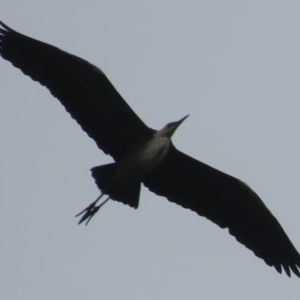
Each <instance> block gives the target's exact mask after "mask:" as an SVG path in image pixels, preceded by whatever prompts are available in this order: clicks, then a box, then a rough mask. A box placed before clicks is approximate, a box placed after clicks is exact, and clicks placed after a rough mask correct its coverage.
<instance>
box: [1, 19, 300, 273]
mask: <svg viewBox="0 0 300 300" xmlns="http://www.w3.org/2000/svg"><path fill="white" fill-rule="evenodd" d="M0 55H1V56H2V58H3V59H5V60H8V61H9V62H11V63H12V64H13V65H14V66H15V67H16V68H18V69H20V70H21V71H22V72H23V73H24V74H25V75H28V76H30V77H31V78H32V79H33V80H34V81H38V82H39V83H40V84H42V85H43V86H45V87H47V88H48V89H49V91H50V92H51V94H52V95H53V96H54V97H55V98H57V99H58V100H59V101H60V102H61V104H62V105H63V106H64V107H65V109H66V110H67V111H68V112H69V113H70V115H71V116H72V118H74V119H75V120H76V121H77V123H78V124H79V125H80V126H81V128H82V129H83V130H84V131H85V132H86V133H87V134H88V136H89V137H91V138H92V139H93V140H94V141H95V142H96V144H97V146H98V147H99V148H100V149H101V150H102V151H103V152H104V153H106V154H108V155H110V156H111V157H112V158H113V159H114V162H113V163H109V164H106V165H101V166H96V167H93V168H92V169H91V173H92V176H93V178H94V180H95V183H96V185H97V186H98V188H99V190H100V191H101V194H100V196H99V197H98V198H97V199H96V200H95V201H93V202H92V203H91V204H90V205H88V206H87V207H86V208H85V209H84V210H83V211H81V212H80V213H79V214H78V215H77V217H80V219H79V223H82V222H85V223H86V224H87V223H88V222H89V221H90V220H91V218H92V217H94V215H95V214H96V213H97V212H98V211H99V209H100V208H101V207H102V206H103V205H104V203H106V202H107V201H108V200H114V201H118V202H121V203H123V204H127V205H129V206H130V207H133V208H138V205H139V197H140V189H141V185H142V184H143V185H144V186H146V187H147V188H148V189H149V190H150V191H152V192H154V193H155V194H157V195H159V196H163V197H165V198H167V199H168V200H169V201H170V202H173V203H176V204H178V205H180V206H182V207H183V208H186V209H189V210H191V211H194V212H196V213H197V214H198V215H199V216H203V217H205V218H207V219H209V220H210V221H212V222H213V223H215V224H217V225H218V226H219V227H221V228H227V229H228V231H229V233H230V234H231V235H233V236H234V237H235V238H236V240H237V241H238V242H240V243H241V244H243V245H244V246H246V247H247V248H248V249H250V250H251V251H253V253H254V254H255V255H256V256H257V257H259V258H261V259H263V260H264V261H265V263H266V264H267V265H269V266H271V267H274V268H275V269H276V270H277V271H278V272H279V273H282V271H283V270H284V272H285V273H286V274H287V275H288V276H289V277H291V274H292V273H294V274H295V275H296V276H298V277H300V270H299V269H300V254H299V253H298V251H297V250H296V248H295V247H294V245H293V243H292V242H291V241H290V239H289V237H288V236H287V234H286V233H285V231H284V229H283V228H282V226H281V225H280V223H279V222H278V220H277V219H276V218H275V217H274V215H273V214H272V213H271V212H270V210H269V209H268V208H267V206H266V205H265V204H264V203H263V201H262V200H261V198H260V197H259V196H258V195H257V194H256V193H255V192H254V191H253V190H252V189H251V188H250V187H249V186H248V185H247V184H246V183H244V182H243V181H242V180H240V179H237V178H235V177H233V176H231V175H228V174H226V173H224V172H222V171H219V170H217V169H215V168H214V167H211V166H209V165H207V164H205V163H203V162H201V161H199V160H197V159H195V158H192V157H190V156H189V155H187V154H185V153H183V152H181V151H180V150H178V149H177V148H176V147H175V145H174V144H173V143H172V141H171V137H172V135H173V134H174V132H175V131H176V129H177V128H178V127H179V126H180V125H181V124H182V123H183V121H184V120H186V118H187V117H188V115H186V116H185V117H183V118H181V119H180V120H178V121H175V122H171V123H168V124H167V125H165V126H164V127H163V128H162V129H161V130H154V129H152V128H150V127H148V126H147V125H146V124H145V123H144V122H143V121H142V120H141V119H140V117H139V116H138V115H137V114H136V113H135V112H134V111H133V110H132V109H131V107H130V106H129V105H128V104H127V102H126V101H125V100H124V99H123V98H122V96H121V95H120V94H119V93H118V91H117V90H116V89H115V87H114V86H113V85H112V84H111V82H110V81H109V79H108V78H107V77H106V75H105V74H104V73H103V72H102V71H101V70H100V69H99V68H97V67H96V66H94V65H93V64H91V63H89V62H88V61H86V60H84V59H82V58H80V57H78V56H76V55H73V54H70V53H68V52H65V51H63V50H61V49H59V48H57V47H55V46H52V45H50V44H47V43H44V42H42V41H39V40H36V39H33V38H31V37H29V36H26V35H23V34H21V33H19V32H17V31H15V30H13V29H12V28H10V27H8V26H7V25H6V24H4V23H3V22H0ZM104 195H106V197H107V198H106V199H105V200H104V201H103V202H102V203H101V204H98V203H99V200H100V199H101V198H102V197H103V196H104Z"/></svg>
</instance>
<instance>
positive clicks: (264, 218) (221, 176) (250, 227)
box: [143, 146, 300, 277]
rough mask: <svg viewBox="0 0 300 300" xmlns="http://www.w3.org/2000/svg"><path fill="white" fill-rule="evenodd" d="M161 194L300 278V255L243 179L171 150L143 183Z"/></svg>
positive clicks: (172, 148)
mask: <svg viewBox="0 0 300 300" xmlns="http://www.w3.org/2000/svg"><path fill="white" fill-rule="evenodd" d="M143 182H144V184H145V185H146V186H147V187H148V188H149V189H150V190H151V191H152V192H155V193H156V194H158V195H161V196H164V197H166V198H168V200H169V201H171V202H174V203H177V204H179V205H181V206H182V207H184V208H189V209H191V210H193V211H195V212H196V213H198V214H199V215H201V216H204V217H206V218H208V219H209V220H211V221H213V222H214V223H216V224H217V225H219V226H220V227H222V228H228V229H229V232H230V234H232V235H233V236H235V237H236V239H237V240H238V241H239V242H240V243H242V244H244V245H245V246H246V247H247V248H249V249H250V250H252V251H253V252H254V253H255V254H256V255H257V256H258V257H260V258H262V259H263V260H264V261H265V262H266V263H267V264H268V265H270V266H274V267H275V268H276V270H277V271H278V272H281V268H282V267H283V269H284V270H285V272H286V273H287V275H288V276H290V270H291V271H293V272H294V273H295V274H296V275H297V276H299V277H300V273H299V268H300V255H299V253H298V252H297V250H296V249H295V247H294V246H293V244H292V243H291V241H290V240H289V238H288V236H287V235H286V233H285V232H284V230H283V229H282V227H281V225H280V224H279V222H278V221H277V220H276V218H275V217H274V216H273V215H272V213H271V212H270V211H269V210H268V208H267V207H266V206H265V204H264V203H263V202H262V200H261V199H260V198H259V197H258V195H257V194H256V193H255V192H254V191H253V190H252V189H250V188H249V187H248V186H247V185H246V184H245V183H243V182H242V181H240V180H238V179H236V178H234V177H232V176H230V175H227V174H225V173H223V172H220V171H218V170H216V169H214V168H212V167H210V166H208V165H206V164H204V163H202V162H199V161H197V160H196V159H193V158H191V157H189V156H188V155H186V154H184V153H182V152H180V151H178V150H177V149H175V147H174V146H172V147H171V150H170V152H169V153H168V155H167V157H166V159H165V161H164V162H163V163H162V164H161V165H160V166H159V167H158V168H157V169H156V170H155V171H154V172H153V173H152V174H151V175H150V176H149V177H147V178H146V180H144V181H143Z"/></svg>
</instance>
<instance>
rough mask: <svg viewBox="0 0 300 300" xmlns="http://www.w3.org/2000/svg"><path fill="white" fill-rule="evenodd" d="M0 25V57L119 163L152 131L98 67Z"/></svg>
mask: <svg viewBox="0 0 300 300" xmlns="http://www.w3.org/2000/svg"><path fill="white" fill-rule="evenodd" d="M0 25H1V26H2V28H1V27H0V55H1V56H2V57H3V58H4V59H7V60H8V61H10V62H11V63H12V64H13V65H14V66H15V67H17V68H19V69H21V70H22V71H23V72H24V73H25V74H26V75H29V76H30V77H31V78H32V79H33V80H36V81H38V82H40V83H41V84H42V85H45V86H46V87H47V88H48V89H49V90H50V92H51V93H52V94H53V96H55V97H56V98H58V99H59V100H60V102H61V103H62V104H63V105H64V106H65V108H66V110H67V111H68V112H69V113H70V114H71V115H72V117H73V118H74V119H76V121H77V122H78V123H79V124H80V125H81V127H82V129H83V130H84V131H86V132H87V134H88V135H89V136H90V137H91V138H93V139H94V140H95V142H96V143H97V145H98V147H99V148H101V149H102V150H103V151H104V152H105V153H108V154H110V155H112V156H113V158H114V159H115V160H117V161H119V160H121V159H122V158H123V157H124V156H125V155H126V154H127V153H128V152H129V150H130V149H131V148H132V147H133V146H134V145H136V144H137V143H139V142H140V141H141V140H144V139H146V138H148V137H149V136H150V135H151V134H152V133H153V130H152V129H150V128H148V127H147V126H146V125H145V124H144V123H143V122H142V120H141V119H140V118H139V117H138V116H137V115H136V114H135V113H134V112H133V111H132V109H131V108H130V107H129V105H128V104H127V103H126V102H125V101H124V100H123V99H122V97H121V96H120V94H119V93H118V92H117V91H116V89H115V88H114V87H113V85H112V84H111V83H110V82H109V80H108V79H107V77H106V76H105V75H104V74H103V72H102V71H101V70H99V69H98V68H97V67H95V66H93V65H92V64H90V63H89V62H87V61H85V60H83V59H81V58H79V57H77V56H75V55H72V54H69V53H66V52H64V51H62V50H60V49H58V48H56V47H53V46H51V45H48V44H46V43H43V42H40V41H37V40H35V39H32V38H30V37H27V36H24V35H22V34H20V33H18V32H16V31H14V30H12V29H11V28H9V27H8V26H6V25H5V24H3V23H2V22H0Z"/></svg>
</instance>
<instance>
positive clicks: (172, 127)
mask: <svg viewBox="0 0 300 300" xmlns="http://www.w3.org/2000/svg"><path fill="white" fill-rule="evenodd" d="M188 116H189V115H186V116H185V117H183V118H181V119H180V120H178V121H175V122H171V123H168V124H167V125H165V126H164V127H163V128H162V129H160V130H158V131H157V132H156V134H155V135H156V136H162V137H168V138H171V137H172V135H173V134H174V132H175V131H176V129H177V128H178V127H179V125H180V124H181V123H182V122H183V121H184V120H185V119H186V118H187V117H188Z"/></svg>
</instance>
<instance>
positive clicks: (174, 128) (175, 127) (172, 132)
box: [168, 115, 189, 137]
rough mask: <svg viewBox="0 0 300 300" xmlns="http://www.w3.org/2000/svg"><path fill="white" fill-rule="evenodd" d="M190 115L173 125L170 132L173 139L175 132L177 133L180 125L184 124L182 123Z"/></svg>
mask: <svg viewBox="0 0 300 300" xmlns="http://www.w3.org/2000/svg"><path fill="white" fill-rule="evenodd" d="M188 116H189V115H186V116H184V117H183V118H182V119H180V120H178V121H176V122H174V123H173V126H172V128H171V129H170V130H169V134H168V135H169V136H170V137H171V136H172V135H173V134H174V132H175V131H176V129H177V128H178V127H179V125H180V124H182V122H183V121H184V120H185V119H186V118H187V117H188Z"/></svg>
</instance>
